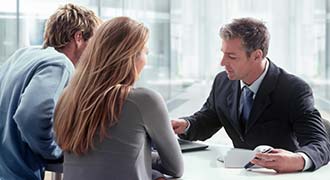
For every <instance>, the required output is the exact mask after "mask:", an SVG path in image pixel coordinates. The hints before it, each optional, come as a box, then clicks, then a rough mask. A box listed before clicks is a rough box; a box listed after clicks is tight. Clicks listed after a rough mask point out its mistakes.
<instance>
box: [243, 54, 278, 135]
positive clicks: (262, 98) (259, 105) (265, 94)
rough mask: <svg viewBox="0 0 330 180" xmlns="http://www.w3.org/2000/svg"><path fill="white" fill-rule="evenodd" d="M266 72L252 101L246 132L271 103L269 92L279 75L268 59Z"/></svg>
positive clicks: (274, 85)
mask: <svg viewBox="0 0 330 180" xmlns="http://www.w3.org/2000/svg"><path fill="white" fill-rule="evenodd" d="M268 62H269V68H268V72H267V74H266V76H265V78H264V79H263V81H262V83H261V84H260V87H259V90H258V92H257V94H256V97H255V99H254V102H253V106H252V109H251V112H250V118H249V120H248V122H247V124H246V128H245V129H246V130H245V133H246V132H248V131H249V130H250V129H251V127H252V126H253V125H254V123H256V121H257V120H258V119H259V117H260V115H261V114H262V113H263V112H264V111H265V109H266V108H267V107H268V106H269V105H270V104H271V103H272V102H271V98H270V94H271V92H272V91H273V90H274V88H275V87H276V83H277V79H278V76H279V69H278V67H277V66H276V65H275V64H273V63H272V62H271V61H270V60H268Z"/></svg>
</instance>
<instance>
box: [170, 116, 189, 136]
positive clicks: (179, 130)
mask: <svg viewBox="0 0 330 180" xmlns="http://www.w3.org/2000/svg"><path fill="white" fill-rule="evenodd" d="M171 123H172V128H173V130H174V132H175V134H183V133H184V131H185V130H186V128H187V127H188V122H187V121H186V120H184V119H173V120H171Z"/></svg>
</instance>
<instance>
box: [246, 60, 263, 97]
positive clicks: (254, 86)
mask: <svg viewBox="0 0 330 180" xmlns="http://www.w3.org/2000/svg"><path fill="white" fill-rule="evenodd" d="M268 68H269V61H268V59H266V67H265V70H264V71H263V72H262V74H261V75H260V76H259V78H258V79H257V80H255V81H254V82H253V83H252V84H251V85H250V86H248V85H246V84H245V83H244V82H243V81H242V80H240V83H241V90H242V89H243V87H244V86H246V87H248V88H249V89H250V90H251V91H252V92H253V98H254V97H255V95H256V94H257V92H258V89H259V87H260V84H261V82H262V80H263V79H264V78H265V75H266V73H267V70H268Z"/></svg>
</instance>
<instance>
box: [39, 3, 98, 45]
mask: <svg viewBox="0 0 330 180" xmlns="http://www.w3.org/2000/svg"><path fill="white" fill-rule="evenodd" d="M100 24H101V19H100V18H98V17H97V16H96V15H95V13H94V12H93V11H92V10H89V9H86V8H84V7H82V6H77V5H74V4H70V3H69V4H66V5H64V6H62V7H59V8H58V9H57V11H56V12H55V13H54V14H53V15H51V16H50V18H49V19H48V20H47V22H46V26H45V33H44V42H43V48H47V47H54V48H55V49H61V48H63V47H64V46H66V45H67V44H68V43H69V42H70V41H71V39H72V38H73V37H74V34H75V33H76V32H78V31H81V32H82V36H83V38H84V40H85V41H87V40H88V39H89V38H90V37H92V36H93V33H94V30H95V29H96V28H97V27H98V26H99V25H100Z"/></svg>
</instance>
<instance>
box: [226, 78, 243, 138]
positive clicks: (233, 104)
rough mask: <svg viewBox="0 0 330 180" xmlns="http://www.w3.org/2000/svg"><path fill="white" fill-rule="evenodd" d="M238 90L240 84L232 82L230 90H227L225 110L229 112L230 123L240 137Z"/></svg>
mask: <svg viewBox="0 0 330 180" xmlns="http://www.w3.org/2000/svg"><path fill="white" fill-rule="evenodd" d="M239 89H240V84H239V81H233V82H232V86H231V89H229V92H228V95H227V99H226V101H227V107H228V108H227V109H228V110H229V112H230V118H231V119H232V121H230V123H231V124H232V126H233V127H234V129H235V130H236V131H237V133H238V134H239V135H241V134H242V133H241V132H242V131H241V126H240V122H239V121H240V120H239V115H238V102H239V97H240V94H239V92H240V91H239Z"/></svg>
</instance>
